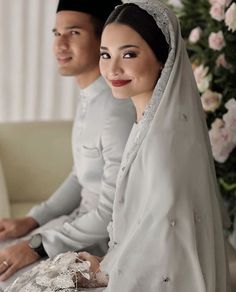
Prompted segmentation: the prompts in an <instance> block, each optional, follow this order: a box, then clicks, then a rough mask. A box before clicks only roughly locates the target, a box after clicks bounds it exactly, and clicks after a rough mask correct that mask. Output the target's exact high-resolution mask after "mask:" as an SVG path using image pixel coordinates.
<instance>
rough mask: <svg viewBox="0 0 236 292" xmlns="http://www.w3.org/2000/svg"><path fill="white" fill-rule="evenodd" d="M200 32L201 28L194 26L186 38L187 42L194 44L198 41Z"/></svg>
mask: <svg viewBox="0 0 236 292" xmlns="http://www.w3.org/2000/svg"><path fill="white" fill-rule="evenodd" d="M201 34H202V29H201V28H200V27H199V26H197V27H195V28H194V29H193V30H192V31H191V32H190V34H189V38H188V40H189V42H190V43H192V44H195V43H196V42H198V41H199V39H200V37H201Z"/></svg>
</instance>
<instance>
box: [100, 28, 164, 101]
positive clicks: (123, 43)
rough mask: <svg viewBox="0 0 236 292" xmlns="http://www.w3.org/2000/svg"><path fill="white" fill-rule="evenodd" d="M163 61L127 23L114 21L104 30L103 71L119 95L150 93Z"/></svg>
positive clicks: (101, 64)
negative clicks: (158, 58)
mask: <svg viewBox="0 0 236 292" xmlns="http://www.w3.org/2000/svg"><path fill="white" fill-rule="evenodd" d="M161 68H162V64H161V63H160V62H158V60H157V59H156V57H155V55H154V53H153V51H152V50H151V48H150V47H149V45H148V44H147V43H146V42H145V41H144V39H143V38H142V37H141V36H140V35H139V34H138V33H137V32H136V31H135V30H133V29H132V28H130V27H129V26H127V25H123V24H118V23H111V24H109V25H107V26H106V27H105V29H104V31H103V34H102V40H101V57H100V71H101V74H102V76H103V77H104V78H105V80H106V82H107V83H108V85H109V86H110V87H111V90H112V93H113V95H114V96H115V97H117V98H128V97H136V96H140V95H141V96H145V97H146V98H147V96H148V97H151V95H152V91H153V89H154V87H155V85H156V82H157V79H158V77H159V75H160V70H161Z"/></svg>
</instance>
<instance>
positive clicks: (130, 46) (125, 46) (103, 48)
mask: <svg viewBox="0 0 236 292" xmlns="http://www.w3.org/2000/svg"><path fill="white" fill-rule="evenodd" d="M127 48H139V46H136V45H124V46H121V47H119V50H124V49H127ZM100 49H101V50H106V51H108V48H107V47H103V46H101V47H100Z"/></svg>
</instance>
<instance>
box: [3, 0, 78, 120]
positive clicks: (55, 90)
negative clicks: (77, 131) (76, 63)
mask: <svg viewBox="0 0 236 292" xmlns="http://www.w3.org/2000/svg"><path fill="white" fill-rule="evenodd" d="M57 2H58V0H0V122H1V121H18V120H49V119H72V118H73V116H74V112H75V105H76V100H77V97H78V89H77V86H76V84H75V82H74V79H73V77H61V76H59V74H58V72H57V66H56V62H55V59H54V56H53V52H52V42H53V34H52V28H53V25H54V20H55V12H56V6H57Z"/></svg>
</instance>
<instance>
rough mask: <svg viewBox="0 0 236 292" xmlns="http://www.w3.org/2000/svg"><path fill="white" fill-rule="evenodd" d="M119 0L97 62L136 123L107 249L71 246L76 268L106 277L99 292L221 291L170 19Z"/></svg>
mask: <svg viewBox="0 0 236 292" xmlns="http://www.w3.org/2000/svg"><path fill="white" fill-rule="evenodd" d="M127 2H128V3H127V4H124V5H121V6H118V7H117V8H116V10H115V11H114V12H113V13H112V14H111V16H110V17H109V19H108V20H107V22H106V25H105V28H104V32H103V35H102V44H101V59H100V69H101V73H102V75H103V77H104V78H105V79H106V81H107V83H108V84H109V86H110V87H111V89H112V92H113V94H114V96H115V97H117V98H128V97H129V96H131V98H132V101H133V103H134V105H135V107H136V111H137V123H136V124H135V125H134V127H133V129H132V132H131V134H130V137H129V140H128V143H127V145H126V149H125V152H124V155H123V160H122V164H121V168H120V171H119V175H118V180H117V190H116V197H115V202H114V207H113V220H112V222H111V223H110V225H109V233H110V250H109V252H108V254H107V255H106V256H105V258H104V259H103V260H102V261H101V259H98V258H96V257H93V256H91V255H89V254H86V253H82V254H80V258H81V259H83V260H85V261H86V262H89V264H88V266H87V267H86V272H88V274H86V273H85V275H84V276H83V275H82V273H81V271H80V275H82V276H83V277H84V279H85V278H86V277H87V279H88V282H87V283H89V281H90V279H91V278H92V282H93V284H94V280H95V283H96V285H95V286H97V287H98V286H99V285H100V286H106V285H107V283H108V286H107V288H106V289H105V291H107V292H120V291H127V292H154V291H157V292H160V291H168V292H190V291H192V292H228V291H230V289H229V286H228V272H227V262H226V258H225V247H224V237H223V228H222V220H221V212H220V208H219V195H218V190H217V184H216V179H215V173H214V166H213V162H212V157H211V151H210V145H209V141H208V134H207V129H206V125H205V120H204V115H203V111H202V108H201V104H200V98H199V95H198V91H197V88H196V84H195V80H194V77H193V74H192V69H191V65H190V63H189V60H188V57H187V53H186V50H185V47H184V42H183V40H182V38H181V34H180V27H179V24H178V21H177V19H176V17H175V16H174V15H173V14H172V13H171V12H170V11H169V10H168V9H167V8H166V7H165V6H164V5H163V4H162V3H161V2H159V1H158V0H153V1H152V0H147V1H146V0H140V1H138V0H136V1H127ZM62 258H63V257H62ZM64 258H65V257H64ZM82 263H84V262H82ZM89 266H90V268H89ZM91 267H92V269H91ZM48 274H49V273H48V272H47V275H48ZM72 274H73V276H74V278H75V275H78V273H76V272H75V271H74V272H73V273H72ZM106 274H108V275H109V282H108V276H106ZM37 275H38V274H37ZM99 277H102V279H103V282H102V284H101V282H100V281H99V279H100V278H99ZM82 282H83V281H82ZM77 284H78V286H80V284H81V279H80V280H79V281H77ZM82 285H83V284H82ZM85 286H86V285H85ZM87 286H89V285H87ZM18 287H19V286H18ZM35 287H37V288H38V289H39V285H37V286H35ZM61 288H62V287H61ZM102 290H103V289H102ZM102 290H101V291H102ZM7 291H14V290H11V289H10V290H7ZM15 291H18V290H15ZM19 291H21V290H19ZM22 291H26V290H22ZM37 291H46V290H43V289H39V290H37ZM50 291H56V290H50ZM60 291H61V290H60ZM62 291H63V290H62ZM64 291H66V290H64ZM85 291H88V290H85ZM99 291H100V290H99Z"/></svg>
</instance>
